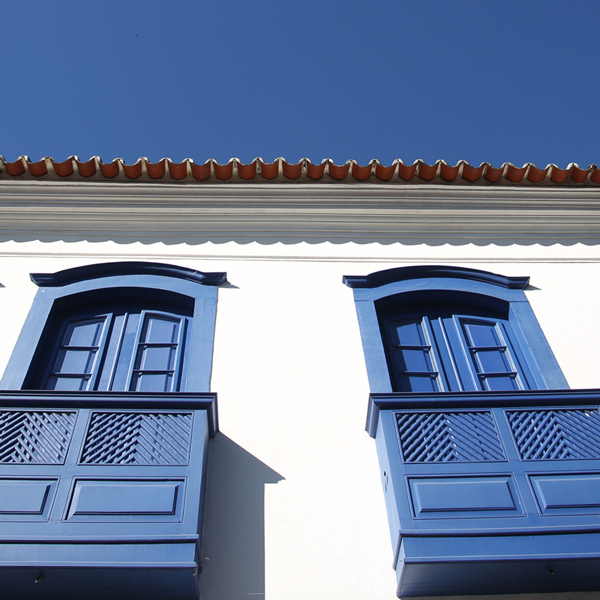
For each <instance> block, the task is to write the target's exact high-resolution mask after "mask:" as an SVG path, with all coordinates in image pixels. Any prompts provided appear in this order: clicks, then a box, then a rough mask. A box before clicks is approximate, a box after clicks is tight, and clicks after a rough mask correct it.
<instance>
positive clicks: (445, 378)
mask: <svg viewBox="0 0 600 600" xmlns="http://www.w3.org/2000/svg"><path fill="white" fill-rule="evenodd" d="M344 283H346V285H348V286H349V287H351V288H353V289H354V299H355V303H356V310H357V314H358V320H359V326H360V331H361V336H362V340H363V347H364V350H365V359H366V363H367V372H368V375H369V382H370V387H371V390H372V391H373V392H410V391H412V392H430V391H433V392H435V391H439V392H443V391H510V390H527V389H564V388H568V385H567V382H566V380H565V378H564V376H563V374H562V371H561V370H560V367H559V366H558V363H557V361H556V359H555V358H554V354H553V353H552V350H551V349H550V346H549V345H548V342H547V340H546V338H545V336H544V334H543V332H542V330H541V328H540V326H539V323H538V321H537V319H536V317H535V315H534V313H533V310H532V309H531V306H530V304H529V302H528V300H527V297H526V296H525V293H524V291H523V290H524V289H525V288H526V287H527V285H528V283H529V278H527V277H504V276H502V275H496V274H494V273H488V272H486V271H479V270H476V269H464V268H459V267H436V266H425V267H404V268H398V269H389V270H386V271H379V272H377V273H372V274H371V275H367V276H346V277H344Z"/></svg>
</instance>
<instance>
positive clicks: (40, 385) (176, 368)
mask: <svg viewBox="0 0 600 600" xmlns="http://www.w3.org/2000/svg"><path fill="white" fill-rule="evenodd" d="M151 304H152V303H150V302H149V301H148V302H144V303H137V302H131V301H121V302H118V303H117V302H113V303H110V302H106V303H102V304H95V305H92V306H90V307H87V308H85V309H83V308H80V309H79V310H77V311H71V310H68V311H66V313H62V314H56V315H54V317H53V325H52V327H51V328H50V331H49V333H48V334H47V335H46V336H45V341H44V342H42V343H43V344H44V346H45V347H44V348H43V350H41V354H40V357H39V359H38V363H41V364H42V365H45V366H46V369H45V371H42V369H41V368H35V367H34V369H33V372H32V376H31V377H28V380H27V382H26V387H30V388H34V389H50V390H57V391H61V390H62V391H85V390H98V391H107V390H111V391H145V392H171V391H178V390H179V386H180V381H181V376H182V373H184V372H185V369H184V368H183V367H184V366H185V364H184V363H185V361H184V359H185V356H186V350H187V348H186V341H187V336H186V332H187V329H188V328H189V325H190V320H191V311H183V310H182V311H180V313H179V314H175V313H173V312H166V311H164V310H163V311H158V310H154V311H149V310H145V309H144V307H146V308H148V307H149V306H150V305H151ZM176 308H177V307H173V308H172V310H176ZM74 312H75V315H76V316H74Z"/></svg>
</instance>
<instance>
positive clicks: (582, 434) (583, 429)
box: [506, 409, 600, 460]
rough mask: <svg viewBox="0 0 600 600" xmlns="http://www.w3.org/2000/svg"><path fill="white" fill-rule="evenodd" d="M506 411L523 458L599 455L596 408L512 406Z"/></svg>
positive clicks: (592, 456) (595, 456)
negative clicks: (537, 408)
mask: <svg viewBox="0 0 600 600" xmlns="http://www.w3.org/2000/svg"><path fill="white" fill-rule="evenodd" d="M506 414H507V417H508V422H509V424H510V426H511V428H512V431H513V435H514V437H515V441H516V444H517V448H518V449H519V453H520V454H521V458H522V459H523V460H544V459H551V460H556V459H569V458H600V415H599V414H598V411H597V410H592V409H572V410H518V411H516V410H515V411H508V412H507V413H506Z"/></svg>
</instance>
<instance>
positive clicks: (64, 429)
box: [0, 410, 76, 465]
mask: <svg viewBox="0 0 600 600" xmlns="http://www.w3.org/2000/svg"><path fill="white" fill-rule="evenodd" d="M75 414H76V413H75V412H59V411H16V410H0V463H8V464H48V465H59V464H62V463H64V461H65V457H66V455H67V449H68V447H69V442H70V440H71V435H72V433H73V425H74V424H75Z"/></svg>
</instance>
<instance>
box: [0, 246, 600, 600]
mask: <svg viewBox="0 0 600 600" xmlns="http://www.w3.org/2000/svg"><path fill="white" fill-rule="evenodd" d="M112 260H149V261H162V262H168V263H173V264H178V265H183V266H187V267H191V268H194V269H198V270H201V271H227V274H228V281H229V284H227V285H225V286H223V287H222V288H221V289H220V290H219V300H218V311H217V326H216V335H215V347H214V359H213V375H212V384H211V388H212V390H213V391H216V392H217V393H218V394H219V418H220V428H221V433H220V434H219V436H217V437H216V438H215V439H214V440H212V441H211V448H210V454H209V456H210V463H209V482H208V488H207V489H208V497H207V505H206V512H205V518H206V524H205V538H204V540H205V545H204V548H203V552H204V556H203V557H202V563H203V574H202V577H201V588H202V593H203V596H202V597H203V598H206V599H208V600H242V599H248V598H261V597H266V598H268V599H269V600H294V599H296V598H298V599H300V598H302V599H304V598H314V599H315V600H318V599H323V600H325V599H327V600H342V599H343V600H364V599H367V598H368V599H369V600H391V599H392V598H394V597H395V587H396V581H395V574H394V571H393V569H392V567H391V563H392V550H391V543H390V539H389V532H388V527H387V517H386V511H385V506H384V502H383V494H382V491H381V484H380V481H379V472H378V464H377V456H376V452H375V443H374V441H373V440H372V439H371V438H370V437H369V436H368V435H367V434H366V432H365V431H364V425H365V418H366V409H367V397H368V393H369V387H368V382H367V376H366V369H365V362H364V356H363V351H362V346H361V340H360V335H359V331H358V324H357V320H356V312H355V308H354V301H353V293H352V290H351V289H349V288H348V287H346V286H344V285H343V284H342V275H346V274H348V275H362V274H367V273H371V272H374V271H378V270H381V269H386V268H392V267H396V266H407V265H413V264H452V265H456V266H468V267H474V268H478V269H484V270H489V271H492V272H496V273H500V274H503V275H529V276H530V277H531V286H532V288H534V289H531V290H530V291H527V296H528V298H529V300H530V302H531V305H532V307H533V309H534V311H535V313H536V315H537V317H538V320H539V321H540V324H541V326H542V329H543V330H544V332H545V334H546V336H547V338H548V341H549V343H550V345H551V347H552V348H553V350H554V352H555V355H556V357H557V359H558V361H559V363H560V365H561V367H562V369H563V371H564V373H565V376H566V377H567V380H568V381H569V383H570V385H571V387H573V388H588V387H600V370H599V369H598V363H599V359H600V345H599V343H598V340H600V312H599V311H598V310H597V308H596V307H597V304H598V300H599V297H600V283H599V282H600V248H599V247H596V246H588V245H581V244H575V245H570V246H560V245H549V246H541V245H531V246H520V247H519V246H514V245H507V246H494V245H487V246H475V245H462V246H449V245H440V246H425V245H420V244H415V245H405V246H403V245H401V244H388V245H380V244H372V243H369V244H355V243H343V244H332V243H319V244H307V243H297V244H281V243H276V244H270V245H261V244H258V243H248V244H238V243H234V242H228V243H223V244H213V243H203V244H198V245H186V244H171V245H166V244H158V243H156V244H141V243H129V244H119V243H116V242H94V243H90V242H63V241H54V242H40V241H33V240H32V241H27V242H15V241H5V242H1V243H0V283H2V284H3V285H4V288H1V289H0V301H1V303H2V308H3V310H2V311H1V312H0V322H1V325H2V332H3V343H2V344H1V345H0V369H1V370H3V369H4V366H5V365H6V362H7V361H8V358H9V356H10V352H11V350H12V347H13V345H14V343H15V341H16V338H17V336H18V334H19V331H20V328H21V326H22V323H23V321H24V319H25V318H26V316H27V313H28V310H29V307H30V305H31V302H32V300H33V297H34V295H35V293H36V291H37V287H36V286H35V285H34V284H33V283H31V281H30V280H29V273H31V272H55V271H58V270H62V269H66V268H70V267H75V266H79V265H83V264H90V263H97V262H106V261H112ZM592 595H593V594H590V595H587V594H578V595H577V597H580V598H583V597H587V596H589V597H591V596H592ZM571 596H573V597H574V596H575V595H571ZM564 597H567V596H564Z"/></svg>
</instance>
